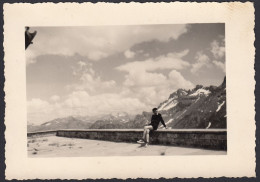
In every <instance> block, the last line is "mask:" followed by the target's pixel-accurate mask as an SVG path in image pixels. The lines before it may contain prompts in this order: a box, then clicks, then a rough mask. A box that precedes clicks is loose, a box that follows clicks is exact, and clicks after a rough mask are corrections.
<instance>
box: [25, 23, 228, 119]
mask: <svg viewBox="0 0 260 182" xmlns="http://www.w3.org/2000/svg"><path fill="white" fill-rule="evenodd" d="M34 30H36V31H37V35H36V36H35V38H34V40H33V44H31V45H30V46H29V47H28V48H27V49H26V55H25V56H26V82H27V83H26V86H27V113H28V114H27V116H28V118H27V119H28V122H29V123H33V124H41V123H43V122H46V121H49V120H52V119H55V118H59V117H67V116H71V115H80V116H87V115H88V116H95V115H103V114H110V113H117V112H127V113H129V114H133V115H134V114H140V113H142V112H143V111H150V110H151V109H152V108H154V107H157V106H158V105H159V104H160V103H161V102H163V101H164V100H166V99H167V98H168V97H169V95H170V94H171V93H173V92H174V91H176V90H177V89H179V88H183V89H192V88H194V87H195V86H196V85H198V84H200V85H203V86H210V85H215V86H218V85H220V84H221V83H222V81H223V79H224V76H225V25H224V24H221V23H219V24H181V25H177V24H169V25H127V26H93V27H91V26H86V27H31V28H30V31H34Z"/></svg>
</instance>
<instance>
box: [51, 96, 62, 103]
mask: <svg viewBox="0 0 260 182" xmlns="http://www.w3.org/2000/svg"><path fill="white" fill-rule="evenodd" d="M50 99H51V101H53V102H57V101H59V100H60V96H58V95H53V96H51V98H50Z"/></svg>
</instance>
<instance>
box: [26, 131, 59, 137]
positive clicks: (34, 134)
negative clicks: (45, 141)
mask: <svg viewBox="0 0 260 182" xmlns="http://www.w3.org/2000/svg"><path fill="white" fill-rule="evenodd" d="M53 135H54V136H55V135H57V130H49V131H38V132H29V133H27V137H38V136H39V137H40V136H53Z"/></svg>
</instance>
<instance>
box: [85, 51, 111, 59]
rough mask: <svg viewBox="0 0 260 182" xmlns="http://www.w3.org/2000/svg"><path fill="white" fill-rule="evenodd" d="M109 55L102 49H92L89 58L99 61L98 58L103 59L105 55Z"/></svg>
mask: <svg viewBox="0 0 260 182" xmlns="http://www.w3.org/2000/svg"><path fill="white" fill-rule="evenodd" d="M107 56H108V54H107V53H105V52H101V51H92V52H89V53H88V54H87V57H88V58H89V59H91V60H94V61H98V60H100V59H102V58H105V57H107Z"/></svg>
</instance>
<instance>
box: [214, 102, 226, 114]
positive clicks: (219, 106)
mask: <svg viewBox="0 0 260 182" xmlns="http://www.w3.org/2000/svg"><path fill="white" fill-rule="evenodd" d="M224 104H225V101H224V102H222V104H220V105H218V108H217V110H216V112H218V111H219V110H220V109H221V107H222V106H223V105H224Z"/></svg>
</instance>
